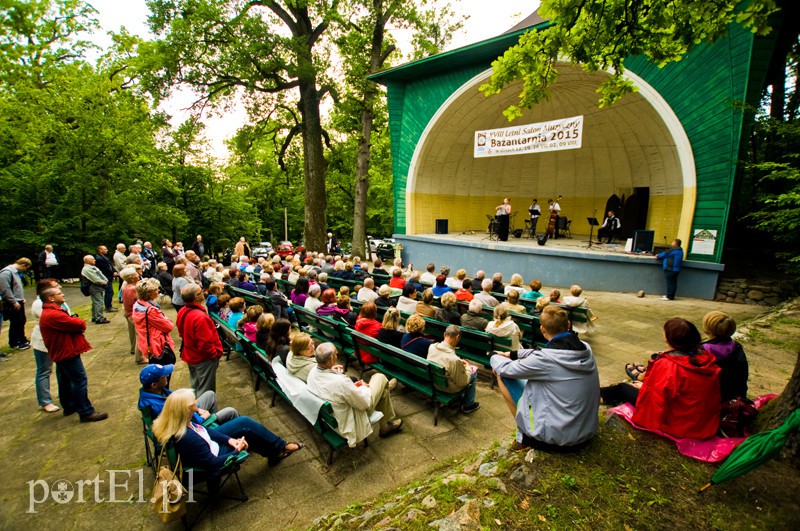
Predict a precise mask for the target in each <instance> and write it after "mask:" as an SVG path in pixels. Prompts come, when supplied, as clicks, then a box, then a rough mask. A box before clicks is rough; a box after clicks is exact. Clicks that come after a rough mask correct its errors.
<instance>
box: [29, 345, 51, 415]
mask: <svg viewBox="0 0 800 531" xmlns="http://www.w3.org/2000/svg"><path fill="white" fill-rule="evenodd" d="M33 356H34V357H35V358H36V380H35V382H36V400H38V401H39V405H40V406H42V407H44V406H46V405H47V404H52V403H53V399H52V398H51V397H50V373H52V372H53V360H51V359H50V354H48V353H47V352H42V351H41V350H36V349H33Z"/></svg>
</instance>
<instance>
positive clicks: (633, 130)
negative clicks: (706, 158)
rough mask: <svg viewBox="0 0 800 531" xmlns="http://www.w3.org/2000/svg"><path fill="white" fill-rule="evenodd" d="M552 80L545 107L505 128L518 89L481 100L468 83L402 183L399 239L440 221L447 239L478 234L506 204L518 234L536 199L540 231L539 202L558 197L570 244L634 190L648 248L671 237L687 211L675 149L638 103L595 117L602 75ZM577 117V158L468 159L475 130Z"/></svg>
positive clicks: (690, 192) (573, 153)
mask: <svg viewBox="0 0 800 531" xmlns="http://www.w3.org/2000/svg"><path fill="white" fill-rule="evenodd" d="M559 71H560V77H559V82H558V83H557V84H556V85H554V86H553V89H552V96H551V98H550V99H549V100H548V101H547V102H545V103H542V104H539V105H537V106H536V107H534V108H533V109H531V110H529V111H526V112H525V113H524V115H523V116H522V117H521V118H518V119H517V120H515V121H514V122H513V124H509V123H508V121H507V120H506V118H505V117H504V116H503V115H502V110H503V109H504V108H505V107H506V106H507V105H509V104H510V103H513V102H514V101H515V99H516V94H518V88H519V87H518V86H512V87H509V88H508V89H506V90H505V91H504V92H503V93H501V94H499V95H496V96H493V97H490V98H487V97H486V96H484V95H483V94H482V93H480V92H479V91H478V89H477V87H478V86H479V85H480V83H477V84H476V85H475V86H474V87H472V88H470V89H469V90H467V91H466V92H465V93H463V94H461V95H460V96H459V97H458V98H457V99H456V100H455V101H454V102H452V104H450V105H449V106H448V107H447V108H446V109H445V110H444V112H443V114H442V115H441V116H440V117H439V118H438V119H437V120H436V123H435V124H434V125H433V126H432V128H431V129H430V131H429V133H428V135H427V136H426V137H424V138H423V140H422V144H421V146H420V148H419V152H418V156H417V157H416V159H415V164H414V165H412V171H411V175H409V177H410V179H409V188H408V194H409V195H408V199H409V201H408V202H407V205H408V213H407V220H406V222H407V227H406V228H407V232H408V234H426V233H432V232H435V220H436V219H440V218H444V219H448V220H449V231H450V232H463V231H468V230H485V228H486V226H487V223H488V222H487V220H486V214H493V213H494V210H495V207H496V206H497V205H499V204H500V203H501V202H502V199H503V197H509V198H511V204H512V208H513V210H515V211H516V212H518V214H517V217H516V220H515V227H516V228H523V227H524V222H523V220H524V219H525V218H526V217H527V211H528V206H529V205H530V204H531V200H532V199H533V198H534V197H535V198H537V199H538V200H539V204H540V205H541V207H542V213H543V218H542V219H540V221H539V226H538V230H542V229H543V228H544V225H545V223H546V221H545V219H546V214H547V200H548V199H550V198H553V199H555V198H556V197H557V196H558V195H561V196H562V200H561V202H560V204H561V209H562V215H564V216H567V217H568V218H569V219H571V220H573V222H572V234H573V235H588V234H589V225H588V223H587V222H586V218H587V217H589V216H592V214H593V213H594V211H595V209H597V217H598V219H599V220H600V221H601V222H602V217H603V216H604V213H603V210H604V208H605V205H606V201H607V199H608V198H609V196H611V194H614V193H616V194H617V195H618V196H622V194H625V196H626V197H628V196H630V194H631V193H632V192H633V189H634V188H635V187H649V189H650V202H649V205H648V215H647V226H646V228H647V229H650V230H654V231H655V242H656V243H657V244H658V243H664V242H665V241H667V242H669V241H671V240H672V239H673V238H675V237H678V236H679V225H680V224H681V215H682V210H683V212H684V215H685V212H686V210H687V209H685V208H684V200H685V199H687V200H690V201H691V204H690V207H691V205H693V201H694V188H691V189H689V188H685V187H684V182H683V175H682V172H681V165H680V160H679V157H678V152H677V148H676V145H675V141H674V140H673V138H672V135H671V134H670V132H669V130H668V128H667V126H666V125H665V124H664V121H663V119H662V118H661V117H660V116H659V114H658V113H657V112H656V110H655V109H654V108H653V106H652V105H651V104H650V103H649V102H648V101H647V100H646V99H644V98H643V97H642V96H641V95H639V94H638V93H634V94H630V95H627V96H626V97H625V98H623V100H621V101H620V102H618V103H617V104H615V105H613V106H612V107H610V108H604V109H599V108H598V107H597V100H598V94H597V93H596V92H595V91H596V89H597V87H598V86H599V85H600V83H601V82H602V78H603V76H605V75H606V74H602V73H595V74H587V73H586V72H583V71H582V70H580V69H578V68H574V67H571V66H568V65H560V66H559ZM578 115H583V116H584V127H583V145H582V147H581V148H580V149H572V150H564V151H553V152H545V153H534V154H524V155H509V156H502V157H489V158H478V159H476V158H474V157H473V137H474V133H475V131H476V130H485V129H496V128H502V127H508V126H509V125H524V124H529V123H537V122H543V121H548V120H555V119H560V118H566V117H570V116H578ZM688 210H689V211H690V213H691V208H689V209H688ZM690 215H691V214H690ZM622 223H623V224H624V223H625V219H624V218H623V219H622Z"/></svg>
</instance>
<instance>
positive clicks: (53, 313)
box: [39, 302, 92, 363]
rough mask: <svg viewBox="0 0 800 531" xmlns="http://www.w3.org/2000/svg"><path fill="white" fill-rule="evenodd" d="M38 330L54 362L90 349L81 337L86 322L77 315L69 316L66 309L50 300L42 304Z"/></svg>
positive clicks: (67, 358)
mask: <svg viewBox="0 0 800 531" xmlns="http://www.w3.org/2000/svg"><path fill="white" fill-rule="evenodd" d="M39 330H40V331H41V333H42V339H43V340H44V344H45V346H46V347H47V353H48V354H50V359H52V360H53V361H54V362H56V363H58V362H59V361H66V360H69V359H72V358H76V357H78V356H80V355H81V354H83V353H84V352H88V351H90V350H92V346H91V345H90V344H89V342H88V341H86V338H85V337H83V333H84V332H85V331H86V322H85V321H84V320H83V319H80V318H78V317H70V315H69V314H68V313H67V311H66V310H64V309H62V308H61V306H58V305H56V304H53V303H52V302H46V303H44V304H43V305H42V316H41V318H39Z"/></svg>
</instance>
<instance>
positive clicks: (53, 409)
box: [42, 403, 61, 413]
mask: <svg viewBox="0 0 800 531" xmlns="http://www.w3.org/2000/svg"><path fill="white" fill-rule="evenodd" d="M42 409H43V410H44V411H45V412H47V413H55V412H56V411H61V408H60V407H58V406H57V405H55V404H52V403H51V404H45V405H44V406H42Z"/></svg>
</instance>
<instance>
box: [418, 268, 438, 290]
mask: <svg viewBox="0 0 800 531" xmlns="http://www.w3.org/2000/svg"><path fill="white" fill-rule="evenodd" d="M426 269H427V271H425V272H424V273H422V275H420V277H419V281H420V282H421V283H423V284H427V285H429V286H435V285H436V274H435V273H434V271H436V264H428V267H427V268H426Z"/></svg>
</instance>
